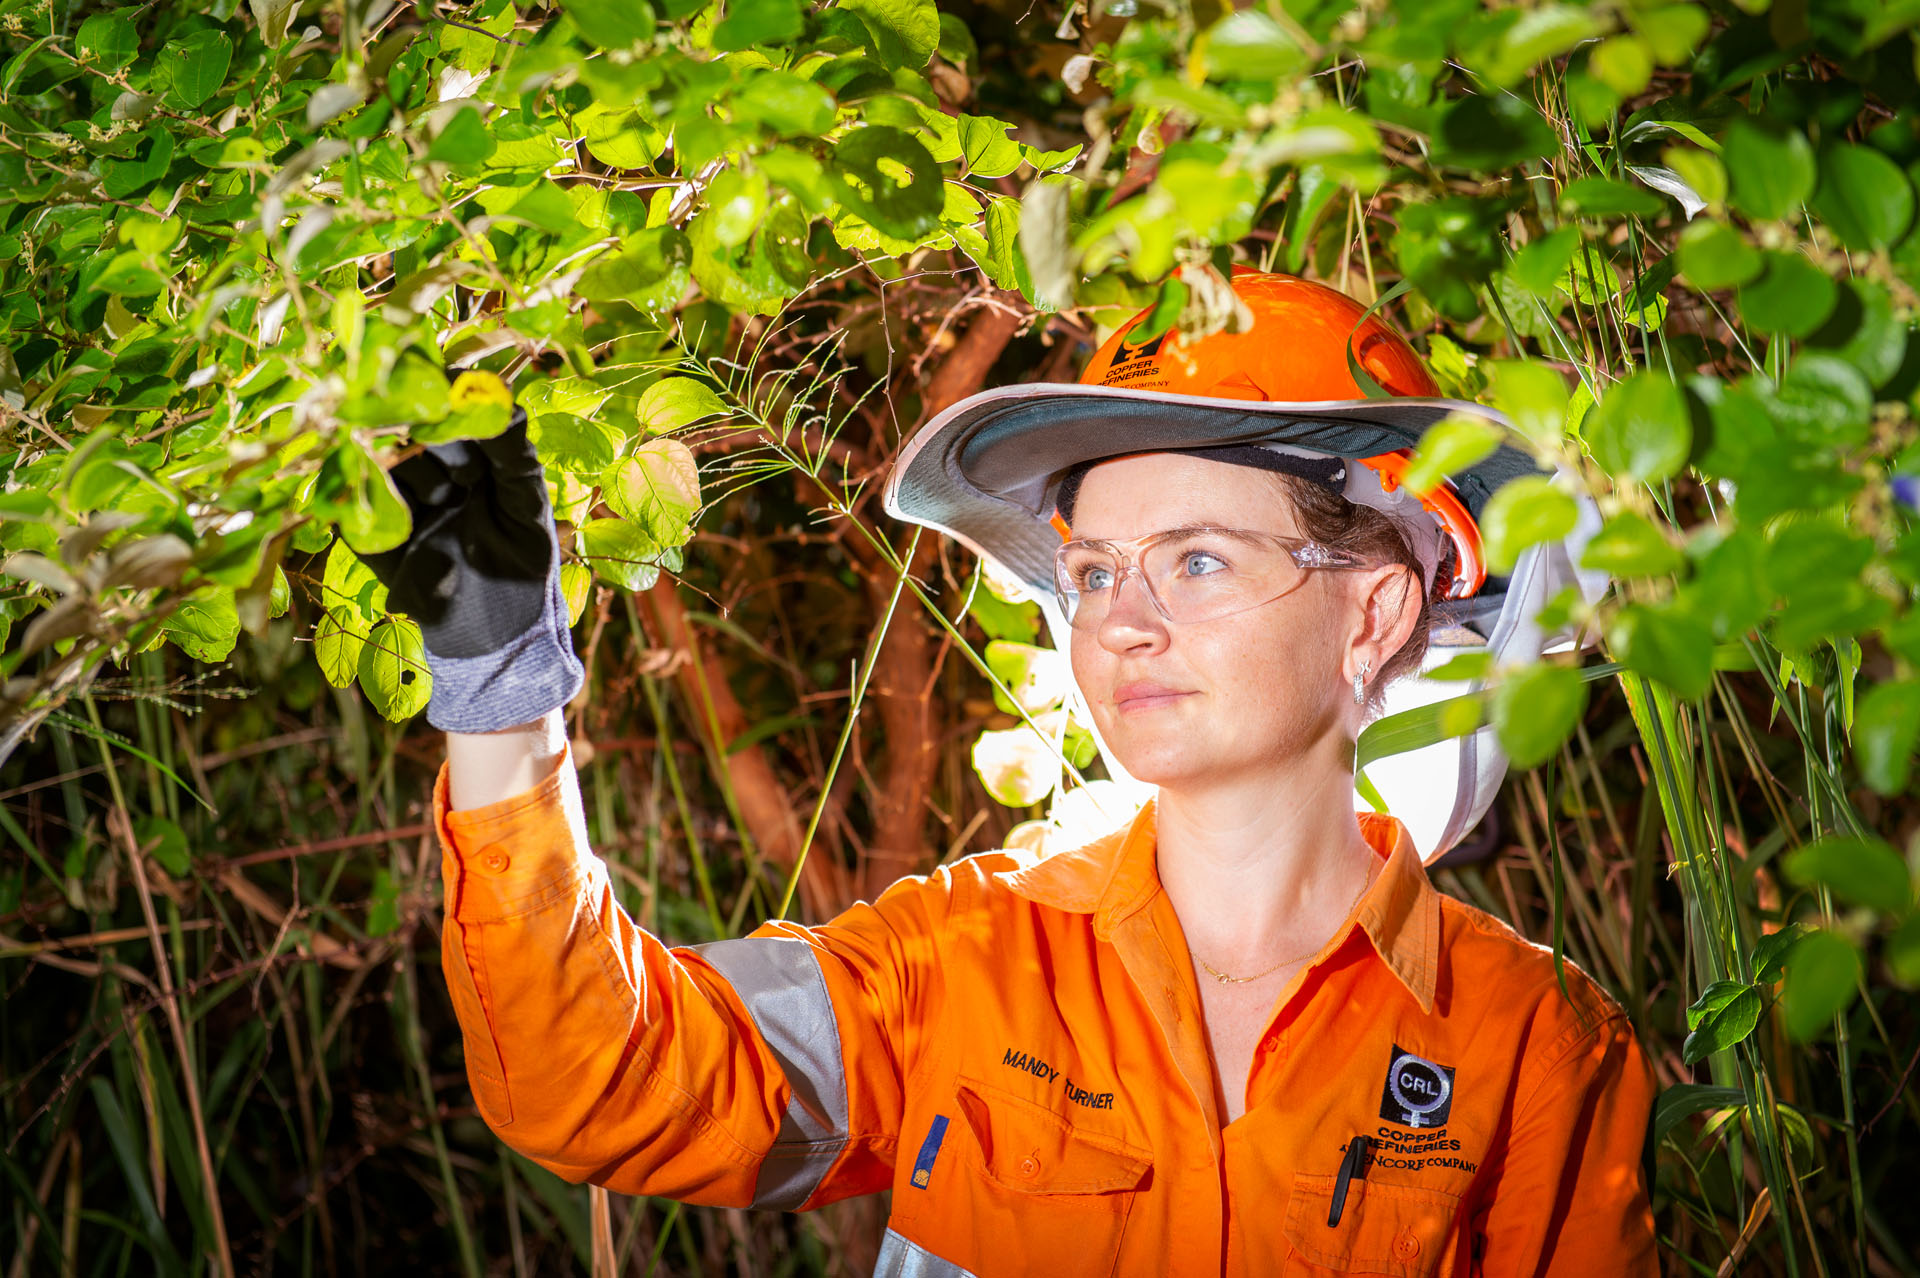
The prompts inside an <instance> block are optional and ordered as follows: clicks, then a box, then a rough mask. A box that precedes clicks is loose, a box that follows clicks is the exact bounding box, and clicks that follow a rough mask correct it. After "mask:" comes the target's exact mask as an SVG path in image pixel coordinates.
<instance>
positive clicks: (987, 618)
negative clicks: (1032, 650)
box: [967, 586, 1040, 643]
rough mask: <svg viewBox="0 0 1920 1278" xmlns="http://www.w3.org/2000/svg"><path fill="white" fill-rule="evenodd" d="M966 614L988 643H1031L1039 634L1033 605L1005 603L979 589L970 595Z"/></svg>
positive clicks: (984, 589)
mask: <svg viewBox="0 0 1920 1278" xmlns="http://www.w3.org/2000/svg"><path fill="white" fill-rule="evenodd" d="M967 613H968V615H969V616H971V617H972V618H973V619H974V620H975V621H977V622H979V623H980V629H981V631H982V633H984V634H985V635H986V636H987V638H988V639H1011V640H1014V641H1015V642H1016V643H1032V642H1033V640H1034V637H1035V636H1036V635H1038V634H1039V633H1040V606H1039V605H1038V604H1036V603H1032V602H1027V603H1009V602H1008V601H1007V600H1004V599H1002V598H1000V597H999V596H998V595H996V594H994V593H993V592H992V591H991V590H988V589H986V587H984V586H982V587H981V588H979V589H977V590H975V591H974V592H973V599H972V601H971V602H970V603H968V605H967Z"/></svg>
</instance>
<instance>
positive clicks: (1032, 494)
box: [884, 383, 1607, 863]
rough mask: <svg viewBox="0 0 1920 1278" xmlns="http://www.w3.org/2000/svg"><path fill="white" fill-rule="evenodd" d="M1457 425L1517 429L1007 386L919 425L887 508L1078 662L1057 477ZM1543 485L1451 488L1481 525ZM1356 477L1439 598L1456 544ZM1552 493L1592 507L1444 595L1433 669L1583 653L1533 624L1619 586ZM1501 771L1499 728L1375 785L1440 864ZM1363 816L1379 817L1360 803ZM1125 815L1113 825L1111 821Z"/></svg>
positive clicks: (1456, 480) (1400, 698) (1398, 705)
mask: <svg viewBox="0 0 1920 1278" xmlns="http://www.w3.org/2000/svg"><path fill="white" fill-rule="evenodd" d="M1453 414H1465V415H1471V416H1475V417H1480V418H1483V419H1485V420H1488V421H1492V422H1494V423H1496V424H1498V425H1500V426H1503V427H1508V428H1509V429H1510V424H1509V423H1508V422H1507V420H1506V418H1505V417H1504V416H1502V415H1501V414H1500V413H1498V412H1496V411H1494V410H1493V409H1490V408H1486V407H1484V406H1482V405H1478V404H1472V403H1468V402H1465V401H1462V400H1451V399H1415V398H1394V399H1378V400H1335V401H1317V402H1312V403H1279V402H1272V401H1264V400H1241V399H1203V398H1198V397H1194V396H1188V395H1171V394H1163V393H1157V392H1152V391H1132V390H1123V389H1118V388H1111V387H1102V386H1084V385H1079V384H1056V383H1036V384H1031V385H1025V386H1009V387H1003V388H1000V389H997V390H990V391H985V392H982V393H980V394H978V395H974V396H971V397H969V398H968V399H965V400H962V401H961V402H960V403H958V404H955V405H954V406H953V407H951V408H949V409H948V410H946V411H945V412H943V413H941V414H940V415H939V416H937V417H935V418H934V419H933V420H932V421H930V422H928V423H927V424H926V425H925V426H923V427H921V428H920V429H919V430H918V431H916V432H915V433H914V435H913V437H912V438H911V439H909V440H908V441H907V443H906V446H905V447H904V448H903V449H902V451H901V454H900V459H899V461H898V462H897V463H896V464H895V466H894V468H893V470H892V472H891V473H890V474H889V475H888V476H887V484H886V491H885V496H884V500H885V505H886V509H887V512H888V513H889V514H891V515H894V516H895V517H896V518H899V519H903V520H906V521H908V522H910V523H915V524H920V525H923V526H925V527H928V528H932V529H934V530H936V531H938V532H943V533H946V534H947V535H949V536H951V537H953V538H955V539H956V540H958V541H960V542H961V543H963V544H964V545H966V546H968V547H969V548H971V549H972V550H974V551H976V552H977V553H979V554H981V555H983V556H985V557H987V558H989V559H991V560H993V561H994V562H995V563H996V564H998V565H999V566H1000V568H1001V569H1002V570H1003V573H1004V575H1006V576H1009V577H1011V578H1013V579H1015V580H1017V581H1019V582H1020V583H1021V584H1022V586H1023V587H1024V588H1025V589H1026V590H1027V591H1029V592H1031V595H1032V597H1033V598H1035V599H1037V600H1038V601H1039V603H1040V605H1041V610H1042V612H1043V613H1044V615H1045V616H1046V618H1047V626H1048V629H1049V631H1050V632H1051V633H1052V635H1053V640H1054V644H1055V646H1056V647H1058V648H1060V649H1061V650H1062V651H1065V650H1066V649H1067V647H1068V645H1069V634H1070V630H1069V627H1068V625H1067V622H1066V618H1065V616H1064V615H1063V614H1062V613H1061V612H1060V608H1059V604H1058V602H1057V600H1056V599H1055V597H1054V593H1053V559H1054V551H1055V549H1057V548H1058V546H1059V545H1060V533H1059V532H1058V530H1057V529H1056V528H1055V527H1054V526H1053V523H1052V522H1051V521H1052V516H1053V514H1054V511H1055V508H1056V498H1057V495H1058V492H1059V487H1060V482H1061V480H1062V478H1063V477H1065V476H1066V474H1067V473H1068V472H1069V471H1070V470H1072V469H1073V468H1074V467H1075V466H1077V465H1079V464H1080V463H1082V462H1089V461H1098V460H1101V459H1104V458H1109V457H1119V456H1124V455H1127V454H1131V453H1142V452H1171V451H1181V450H1191V449H1209V448H1220V447H1226V446H1230V445H1236V444H1254V445H1262V446H1265V447H1267V448H1269V449H1272V451H1275V452H1278V453H1282V454H1292V455H1299V456H1312V457H1323V458H1340V459H1344V460H1347V461H1356V460H1358V459H1359V458H1363V457H1374V456H1378V455H1380V454H1382V453H1389V452H1393V451H1395V450H1396V449H1403V448H1412V447H1413V446H1414V445H1416V444H1417V443H1418V442H1419V440H1420V436H1421V434H1422V433H1423V432H1424V431H1425V430H1426V428H1427V427H1428V426H1431V425H1432V424H1433V423H1435V422H1437V421H1440V420H1441V419H1442V418H1445V417H1447V416H1450V415H1453ZM1275 445H1279V446H1281V447H1278V448H1275V447H1274V446H1275ZM1538 473H1540V468H1539V466H1538V465H1537V463H1536V462H1535V461H1534V459H1533V457H1532V456H1531V455H1530V454H1528V453H1526V452H1525V451H1523V450H1521V449H1519V448H1516V447H1513V446H1511V445H1508V444H1502V445H1501V446H1500V447H1499V448H1497V449H1496V450H1495V451H1494V452H1493V454H1492V455H1490V456H1489V457H1487V458H1486V459H1484V460H1483V461H1481V462H1479V463H1477V464H1475V465H1474V466H1471V467H1468V468H1467V469H1466V470H1464V471H1462V472H1460V473H1458V474H1456V475H1454V476H1453V477H1452V484H1453V487H1454V490H1455V493H1456V495H1457V496H1458V497H1459V498H1460V500H1461V502H1462V503H1463V504H1464V505H1465V506H1466V508H1467V510H1468V513H1469V514H1471V515H1472V516H1473V518H1474V519H1475V520H1476V521H1478V520H1479V518H1480V514H1481V512H1482V511H1483V510H1484V509H1485V507H1486V503H1487V501H1488V500H1489V499H1490V498H1491V497H1492V496H1493V494H1494V492H1495V491H1497V490H1498V489H1499V488H1500V487H1501V486H1502V485H1503V484H1505V483H1507V482H1509V481H1510V480H1513V479H1517V478H1519V477H1521V476H1524V475H1533V474H1538ZM1344 482H1345V487H1344V489H1343V490H1342V491H1343V492H1344V493H1345V495H1346V496H1347V497H1348V499H1349V500H1351V501H1356V502H1358V503H1360V504H1363V505H1369V506H1374V507H1376V508H1379V509H1381V510H1383V511H1384V512H1385V513H1386V514H1388V515H1389V516H1392V517H1394V518H1395V519H1396V521H1398V522H1399V523H1400V524H1401V525H1402V527H1403V528H1405V529H1406V530H1407V532H1408V533H1409V545H1410V546H1411V547H1412V548H1413V550H1414V553H1415V555H1416V556H1417V557H1418V558H1419V559H1420V560H1421V562H1422V565H1423V567H1425V569H1426V577H1427V581H1428V584H1429V587H1430V586H1431V583H1432V581H1433V577H1434V567H1435V564H1436V563H1437V562H1438V558H1439V555H1440V553H1441V549H1442V541H1441V538H1442V537H1443V536H1444V534H1443V533H1442V532H1441V530H1440V528H1439V525H1438V524H1437V523H1436V522H1435V520H1434V518H1433V516H1432V515H1430V514H1428V513H1427V512H1426V510H1425V509H1424V508H1423V507H1422V506H1421V505H1420V503H1419V501H1418V500H1417V499H1416V498H1414V497H1413V495H1412V494H1411V493H1408V492H1407V491H1406V490H1405V489H1399V490H1397V491H1395V492H1393V493H1387V492H1384V491H1383V489H1382V487H1381V485H1380V482H1379V479H1378V476H1377V474H1376V473H1375V472H1374V471H1373V469H1372V468H1370V467H1366V466H1359V465H1351V466H1348V467H1346V474H1345V478H1344ZM1557 482H1558V483H1560V485H1561V486H1562V487H1563V488H1565V490H1566V491H1567V493H1568V494H1569V495H1570V496H1572V497H1574V499H1575V501H1576V504H1577V505H1578V507H1579V519H1578V522H1577V524H1576V527H1575V529H1574V531H1573V532H1572V533H1570V534H1569V535H1568V536H1567V537H1566V538H1564V539H1562V540H1560V541H1555V542H1549V543H1545V544H1542V545H1538V546H1534V547H1532V548H1530V549H1528V550H1527V551H1525V552H1523V553H1522V554H1521V556H1520V558H1519V561H1518V562H1517V563H1516V565H1515V567H1514V569H1513V571H1512V572H1511V573H1509V574H1508V575H1507V576H1505V577H1496V576H1489V577H1488V578H1487V580H1486V581H1485V583H1484V584H1483V585H1482V586H1481V588H1480V590H1479V591H1478V592H1477V593H1475V594H1474V595H1472V596H1470V597H1468V598H1466V599H1440V600H1435V601H1434V603H1433V607H1432V612H1433V625H1432V632H1431V636H1430V638H1429V641H1428V650H1427V656H1426V660H1425V662H1424V663H1423V665H1424V668H1425V669H1428V670H1431V669H1434V668H1437V667H1438V666H1440V665H1442V664H1444V663H1445V662H1447V661H1449V660H1451V659H1452V658H1454V657H1456V656H1458V655H1460V654H1461V653H1462V652H1464V651H1487V652H1491V653H1492V655H1493V657H1494V663H1495V664H1496V665H1510V664H1519V663H1525V662H1528V661H1532V660H1534V659H1536V658H1538V657H1539V656H1540V655H1541V654H1542V653H1544V652H1551V651H1556V650H1558V649H1560V648H1564V647H1566V646H1569V645H1570V644H1571V643H1573V642H1574V641H1575V636H1574V635H1573V634H1571V633H1554V634H1548V633H1543V632H1542V630H1541V628H1540V626H1539V625H1538V622H1537V618H1538V616H1539V613H1540V610H1541V607H1542V605H1544V604H1545V603H1546V602H1547V601H1548V600H1550V599H1552V598H1553V597H1554V596H1555V595H1557V594H1558V593H1559V592H1560V591H1561V590H1562V589H1564V588H1565V587H1567V586H1569V585H1572V586H1575V587H1576V588H1577V589H1578V590H1579V592H1580V594H1581V596H1582V598H1583V599H1584V600H1585V601H1586V602H1588V603H1596V602H1598V601H1599V598H1600V596H1601V595H1602V594H1603V593H1605V591H1606V587H1607V577H1606V575H1605V574H1604V573H1598V572H1594V571H1592V570H1588V569H1582V568H1580V567H1579V566H1578V564H1579V558H1580V554H1581V551H1582V550H1583V549H1584V547H1585V545H1586V543H1587V541H1588V540H1589V539H1590V538H1591V537H1592V536H1593V534H1594V533H1596V532H1598V531H1599V528H1600V522H1601V521H1600V516H1599V512H1598V510H1597V509H1596V508H1595V507H1594V506H1593V503H1592V501H1591V500H1590V499H1588V498H1587V497H1585V496H1584V495H1583V494H1581V493H1580V492H1579V490H1578V486H1577V485H1576V484H1575V483H1574V482H1572V479H1571V477H1570V476H1567V475H1565V474H1561V475H1559V476H1558V477H1557ZM1484 686H1485V681H1483V680H1474V681H1468V682H1460V683H1451V682H1450V683H1436V682H1434V681H1432V680H1426V679H1403V680H1401V681H1399V682H1398V683H1396V684H1394V685H1392V686H1390V687H1389V688H1387V689H1385V690H1384V692H1383V698H1384V701H1385V709H1386V713H1387V714H1389V715H1391V714H1394V713H1397V712H1399V711H1402V710H1408V709H1413V708H1415V707H1418V706H1421V705H1426V704H1429V703H1431V702H1434V701H1439V700H1444V699H1445V698H1447V697H1453V696H1459V695H1462V694H1464V693H1468V692H1476V691H1479V690H1480V689H1481V688H1483V687H1484ZM1072 699H1073V701H1074V702H1075V705H1074V710H1075V713H1076V717H1077V718H1079V720H1080V721H1081V722H1082V723H1084V724H1086V725H1087V726H1088V728H1089V729H1090V730H1093V731H1094V735H1095V740H1096V742H1098V743H1099V746H1100V753H1101V756H1102V757H1103V758H1104V759H1105V760H1106V763H1107V769H1108V772H1109V775H1111V776H1112V777H1113V778H1114V780H1116V781H1118V782H1120V783H1121V786H1122V788H1123V789H1124V790H1125V791H1127V792H1129V793H1130V794H1131V795H1132V797H1133V798H1134V800H1135V801H1136V803H1137V802H1139V801H1144V800H1145V798H1146V797H1147V796H1148V795H1149V794H1151V793H1152V787H1151V786H1148V785H1145V784H1143V783H1141V782H1139V781H1137V780H1135V779H1134V778H1132V777H1131V776H1129V775H1128V774H1127V772H1126V769H1125V768H1124V767H1122V766H1121V764H1120V762H1119V760H1117V759H1116V758H1114V756H1113V753H1112V751H1110V750H1108V749H1107V747H1106V743H1105V742H1104V741H1101V740H1100V738H1099V734H1098V730H1097V729H1096V728H1094V722H1093V717H1092V715H1091V714H1090V713H1088V711H1087V707H1086V704H1085V700H1084V698H1083V697H1082V696H1081V694H1080V692H1079V689H1078V688H1075V689H1074V691H1073V697H1072ZM1506 768H1507V761H1506V756H1505V754H1504V753H1503V752H1502V751H1501V750H1500V748H1499V744H1498V742H1497V741H1496V740H1495V738H1494V734H1493V729H1492V728H1491V727H1483V728H1481V729H1479V730H1478V731H1475V732H1472V733H1469V734H1467V735H1466V736H1462V737H1457V738H1453V739H1451V740H1446V741H1440V742H1436V743H1434V744H1432V745H1429V746H1424V747H1422V748H1420V749H1418V750H1413V751H1408V752H1407V753H1405V754H1400V755H1395V756H1391V757H1388V758H1385V759H1379V760H1376V761H1375V762H1374V763H1372V764H1370V765H1369V766H1368V768H1367V776H1368V779H1369V780H1370V781H1372V783H1373V784H1374V786H1375V788H1376V789H1377V790H1378V792H1379V793H1380V795H1381V797H1382V798H1383V799H1384V800H1385V801H1386V804H1387V809H1388V811H1390V812H1391V813H1393V815H1394V816H1396V817H1398V818H1399V819H1400V820H1401V821H1403V822H1405V823H1406V825H1407V828H1408V831H1409V832H1410V833H1411V835H1412V836H1413V840H1414V843H1415V845H1416V846H1417V847H1418V848H1419V849H1420V853H1421V855H1422V856H1423V857H1424V858H1425V859H1426V860H1427V861H1428V862H1429V863H1431V862H1433V861H1434V860H1435V859H1437V858H1438V857H1439V856H1441V855H1442V854H1443V853H1445V852H1446V851H1447V850H1448V849H1450V848H1452V847H1454V846H1455V845H1456V844H1458V843H1459V842H1460V841H1461V840H1462V839H1463V838H1464V837H1465V836H1466V835H1467V833H1468V832H1469V831H1471V830H1472V829H1473V827H1474V826H1475V825H1476V824H1477V823H1478V822H1479V820H1480V818H1481V816H1482V815H1483V814H1484V813H1485V812H1486V810H1487V808H1488V806H1489V805H1490V804H1491V803H1492V802H1493V797H1494V795H1495V794H1496V793H1497V792H1498V790H1499V788H1500V782H1501V781H1502V779H1504V777H1505V776H1506ZM1356 804H1357V806H1362V807H1364V806H1366V805H1365V804H1364V803H1363V802H1361V801H1359V800H1358V799H1357V797H1356ZM1125 815H1126V814H1124V813H1122V814H1117V816H1116V824H1117V823H1118V821H1119V820H1122V819H1124V817H1125Z"/></svg>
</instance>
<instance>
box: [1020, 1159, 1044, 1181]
mask: <svg viewBox="0 0 1920 1278" xmlns="http://www.w3.org/2000/svg"><path fill="white" fill-rule="evenodd" d="M1020 1174H1021V1175H1022V1176H1024V1177H1026V1178H1027V1179H1028V1180H1032V1179H1033V1178H1034V1177H1035V1176H1038V1175H1039V1174H1040V1160H1039V1159H1037V1158H1035V1157H1033V1156H1032V1155H1028V1156H1027V1157H1025V1158H1023V1159H1021V1160H1020Z"/></svg>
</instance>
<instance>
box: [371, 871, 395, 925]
mask: <svg viewBox="0 0 1920 1278" xmlns="http://www.w3.org/2000/svg"><path fill="white" fill-rule="evenodd" d="M399 926H400V881H399V880H398V879H396V878H394V877H393V873H392V872H391V871H390V870H388V869H387V867H386V866H384V865H383V866H381V867H379V868H378V869H376V870H375V871H374V872H373V892H372V893H371V894H370V895H369V896H368V898H367V935H368V936H387V935H389V934H391V933H392V932H394V931H395V930H396V929H397V928H399Z"/></svg>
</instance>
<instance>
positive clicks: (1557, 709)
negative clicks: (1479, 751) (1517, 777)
mask: <svg viewBox="0 0 1920 1278" xmlns="http://www.w3.org/2000/svg"><path fill="white" fill-rule="evenodd" d="M1586 708H1587V684H1586V681H1585V680H1584V679H1582V678H1581V677H1580V672H1579V671H1578V670H1576V669H1574V668H1573V667H1571V666H1561V665H1555V664H1553V663H1552V662H1540V663H1538V664H1535V665H1531V666H1522V667H1521V668H1520V669H1518V670H1514V671H1510V672H1509V673H1508V674H1507V675H1506V677H1505V678H1503V679H1502V680H1501V681H1500V684H1499V686H1498V687H1496V688H1495V689H1494V690H1493V706H1492V718H1493V729H1494V732H1495V733H1496V734H1497V735H1498V736H1499V738H1500V748H1501V749H1503V750H1505V751H1506V752H1507V758H1508V759H1509V760H1511V761H1512V763H1513V766H1515V767H1517V768H1534V767H1538V766H1539V765H1541V764H1543V763H1545V762H1546V761H1547V760H1548V759H1551V758H1552V757H1553V756H1554V754H1555V753H1556V752H1557V751H1558V750H1559V749H1560V744H1561V743H1562V742H1563V741H1565V740H1566V739H1567V738H1568V737H1569V736H1570V735H1572V733H1573V729H1574V726H1575V725H1576V724H1578V723H1579V722H1580V716H1581V714H1582V713H1584V712H1585V710H1586Z"/></svg>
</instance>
